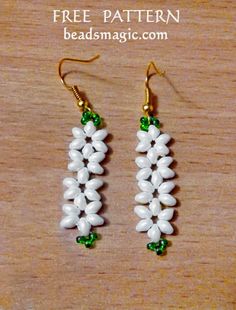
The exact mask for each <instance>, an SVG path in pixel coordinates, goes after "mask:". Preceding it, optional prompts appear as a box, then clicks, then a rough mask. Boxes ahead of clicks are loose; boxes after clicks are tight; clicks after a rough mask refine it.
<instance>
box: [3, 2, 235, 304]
mask: <svg viewBox="0 0 236 310" xmlns="http://www.w3.org/2000/svg"><path fill="white" fill-rule="evenodd" d="M48 2H50V4H48ZM59 2H60V3H59ZM59 2H58V1H26V0H24V1H23V0H21V1H15V0H11V1H6V0H3V1H1V4H0V6H1V10H0V11H1V13H0V14H1V21H0V23H1V41H0V44H1V51H0V56H1V57H0V70H1V74H0V85H1V92H0V96H1V105H0V109H1V116H0V117H1V122H0V130H1V136H0V141H1V152H0V154H1V157H0V167H1V175H0V182H1V187H0V197H1V209H0V210H1V211H0V212H1V225H0V230H1V231H0V238H1V296H0V309H3V310H8V309H13V310H18V309H19V310H23V309H27V310H28V309H33V310H36V309H40V310H41V309H42V310H45V309H47V310H51V309H53V310H54V309H55V310H60V309H68V310H69V309H76V310H77V309H81V310H87V309H89V310H90V309H92V310H94V309H109V310H110V309H125V310H126V309H127V310H128V309H132V310H133V309H135V310H139V309H201V310H202V309H236V305H235V294H236V292H235V202H236V199H235V191H236V176H235V171H236V169H235V168H236V161H235V156H236V146H235V135H236V125H235V124H236V102H235V41H234V39H235V37H234V35H235V23H234V22H233V19H234V18H235V13H236V11H235V1H233V0H232V1H229V0H228V1H226V0H224V1H187V0H185V1H173V0H172V1H168V3H167V1H154V0H153V1H130V0H128V1H109V2H108V1H104V0H101V1H85V0H81V1H59ZM108 3H109V4H108ZM57 8H60V9H63V8H64V9H75V8H80V9H86V8H88V9H91V10H92V14H93V26H94V27H96V28H97V29H98V30H102V29H104V25H103V23H102V22H101V18H99V12H100V11H101V10H103V9H106V8H110V9H116V8H117V9H128V8H129V9H144V8H145V9H160V8H161V9H167V8H168V9H172V10H173V9H180V11H181V22H180V24H179V25H176V24H169V25H167V26H163V25H162V26H160V28H159V26H156V25H155V26H153V25H152V24H151V25H142V24H138V23H134V24H132V28H134V30H137V31H142V30H143V29H145V30H146V31H152V30H153V29H155V30H157V29H158V30H159V29H161V30H162V31H163V29H165V30H167V31H168V32H169V40H167V41H148V42H144V41H131V42H128V43H126V44H120V43H118V42H115V41H106V42H104V41H94V42H90V41H84V42H79V41H78V42H73V41H64V40H63V38H62V29H63V25H60V24H58V25H55V24H53V23H52V10H53V9H57ZM70 28H71V29H72V30H73V29H74V31H76V30H78V25H74V26H70ZM79 28H80V29H81V30H86V29H87V25H83V24H81V25H79ZM126 28H127V25H126V24H113V25H110V26H106V30H108V29H109V30H110V31H121V30H125V29H126ZM96 53H100V54H101V55H102V57H101V59H100V60H97V61H96V63H94V64H93V65H89V66H84V67H82V66H80V65H78V67H77V66H76V68H75V66H74V65H72V66H70V65H68V66H67V67H66V68H65V69H66V70H69V69H78V70H79V71H80V74H79V75H78V74H74V75H72V76H71V77H70V78H71V80H72V79H73V81H76V82H77V83H79V84H80V85H81V87H82V89H83V90H84V91H85V92H86V94H87V96H88V97H89V100H90V101H91V102H92V104H93V105H94V107H95V109H96V110H97V112H99V113H100V114H102V115H103V117H104V119H105V120H106V124H107V128H108V130H109V132H110V133H111V136H110V139H109V146H110V149H111V151H110V155H109V160H108V161H107V162H106V169H107V175H106V176H104V180H105V181H106V182H107V187H106V188H105V189H104V190H103V195H104V197H105V204H106V207H105V208H104V210H103V215H104V217H105V218H106V219H107V225H106V226H104V227H102V228H100V229H99V233H101V234H102V240H101V241H99V242H98V243H97V247H96V249H94V250H86V249H84V248H83V247H79V246H76V245H75V243H74V239H75V236H76V235H77V233H76V230H70V231H61V230H60V229H59V226H58V223H59V221H60V218H61V215H62V213H61V207H60V206H61V204H62V186H61V181H62V178H63V177H65V176H66V175H68V173H67V169H66V167H67V155H66V154H67V147H68V143H69V142H70V140H71V131H70V130H71V128H72V127H73V126H75V125H77V124H78V123H79V119H80V113H79V112H78V110H77V109H76V108H75V105H74V98H73V96H72V95H71V94H70V93H69V92H67V91H66V90H65V89H64V88H63V87H62V85H61V84H60V81H59V79H58V76H57V63H58V60H59V59H60V58H62V57H84V58H87V57H90V56H93V55H95V54H96ZM150 60H154V61H156V62H157V63H158V64H159V66H160V67H161V68H163V69H165V70H166V71H167V74H168V79H169V82H168V81H167V80H166V79H161V78H158V77H154V78H153V80H152V88H153V92H154V93H155V94H158V97H159V114H160V120H161V122H162V124H163V125H164V126H163V128H164V130H165V131H167V132H169V133H170V134H171V135H172V137H173V138H174V143H172V145H171V149H172V152H173V154H174V157H175V159H176V161H177V164H176V165H175V171H176V172H177V174H178V178H177V179H176V183H177V184H178V185H179V190H178V191H177V192H176V197H177V199H178V200H179V206H178V207H177V213H178V216H177V217H176V219H175V221H174V225H175V226H176V232H177V233H176V235H175V236H171V237H170V238H169V239H170V240H171V241H172V246H171V247H170V248H168V255H166V256H164V257H162V258H159V257H156V256H155V255H154V254H153V253H152V252H148V251H147V250H146V248H145V245H146V242H147V237H146V235H142V234H137V233H136V232H135V231H134V227H135V225H136V222H137V218H136V216H135V215H134V214H133V206H134V199H133V197H134V195H135V193H137V187H136V183H135V173H136V171H137V168H136V166H135V164H134V158H135V156H136V154H135V151H134V148H135V145H136V138H135V135H136V131H137V128H138V122H139V117H140V115H141V111H140V107H141V104H142V103H143V91H144V90H143V82H144V72H145V68H146V65H147V63H148V62H149V61H150Z"/></svg>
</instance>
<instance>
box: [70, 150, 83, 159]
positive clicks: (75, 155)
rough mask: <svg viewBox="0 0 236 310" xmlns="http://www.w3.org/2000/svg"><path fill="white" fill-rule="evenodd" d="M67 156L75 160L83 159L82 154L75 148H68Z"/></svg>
mask: <svg viewBox="0 0 236 310" xmlns="http://www.w3.org/2000/svg"><path fill="white" fill-rule="evenodd" d="M69 157H70V159H72V160H75V161H77V160H80V161H83V155H82V154H81V153H80V152H79V151H77V150H70V151H69Z"/></svg>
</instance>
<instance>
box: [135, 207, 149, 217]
mask: <svg viewBox="0 0 236 310" xmlns="http://www.w3.org/2000/svg"><path fill="white" fill-rule="evenodd" d="M134 213H135V214H137V216H139V217H141V218H142V219H148V218H151V217H152V212H151V211H150V210H149V209H148V208H147V207H144V206H136V207H135V208H134Z"/></svg>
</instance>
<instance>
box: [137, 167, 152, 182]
mask: <svg viewBox="0 0 236 310" xmlns="http://www.w3.org/2000/svg"><path fill="white" fill-rule="evenodd" d="M151 174H152V169H151V168H143V169H141V170H139V172H138V173H137V174H136V179H137V180H138V181H140V180H146V179H148V178H149V177H150V175H151Z"/></svg>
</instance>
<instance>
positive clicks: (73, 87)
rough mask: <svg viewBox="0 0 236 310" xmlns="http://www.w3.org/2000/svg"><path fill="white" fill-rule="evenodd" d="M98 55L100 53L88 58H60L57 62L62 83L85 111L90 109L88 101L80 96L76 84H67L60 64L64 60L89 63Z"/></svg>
mask: <svg viewBox="0 0 236 310" xmlns="http://www.w3.org/2000/svg"><path fill="white" fill-rule="evenodd" d="M99 57H100V55H96V56H94V57H92V58H90V59H79V58H62V59H61V60H60V61H59V64H58V75H59V77H60V79H61V82H62V84H63V85H64V86H65V87H66V88H67V89H68V90H70V91H72V92H73V94H74V96H75V98H76V100H77V105H78V107H79V108H81V110H82V111H85V110H91V109H90V108H89V107H88V102H87V101H84V100H83V99H82V98H81V96H80V92H79V89H78V86H76V85H68V84H67V83H66V81H65V76H66V74H62V64H63V63H64V62H65V61H75V62H80V63H84V64H87V63H90V62H93V61H94V60H96V59H98V58H99Z"/></svg>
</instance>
